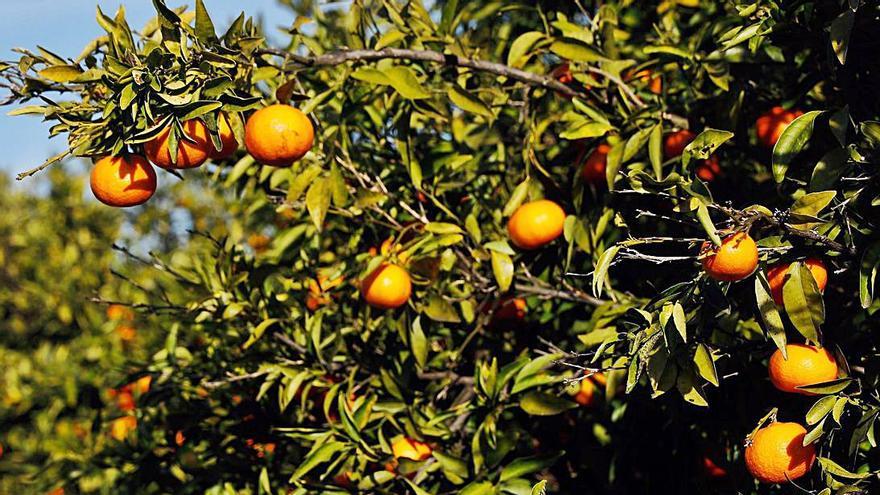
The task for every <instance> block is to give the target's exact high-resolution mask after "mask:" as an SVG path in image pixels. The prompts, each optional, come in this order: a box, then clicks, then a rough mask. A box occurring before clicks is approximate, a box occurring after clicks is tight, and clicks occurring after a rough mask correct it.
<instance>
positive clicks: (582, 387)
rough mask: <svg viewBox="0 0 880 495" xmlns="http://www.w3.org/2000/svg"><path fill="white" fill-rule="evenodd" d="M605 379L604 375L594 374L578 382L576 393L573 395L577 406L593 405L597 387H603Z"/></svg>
mask: <svg viewBox="0 0 880 495" xmlns="http://www.w3.org/2000/svg"><path fill="white" fill-rule="evenodd" d="M605 383H606V378H605V374H604V373H595V374H593V375H590V376H588V377H586V378H583V379H581V381H579V382H578V384H577V385H578V389H577V393H575V395H574V401H575V402H577V403H578V404H580V405H582V406H584V407H589V406H591V405H593V403H594V401H595V398H596V390H597V388H598V387H600V386H601V387H604V386H605Z"/></svg>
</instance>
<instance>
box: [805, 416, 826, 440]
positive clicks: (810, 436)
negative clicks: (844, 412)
mask: <svg viewBox="0 0 880 495" xmlns="http://www.w3.org/2000/svg"><path fill="white" fill-rule="evenodd" d="M827 419H828V417H827V416H826V417H824V418H822V420H821V421H819V424H817V425H816V426H814V427H813V429H812V430H810V431H808V432H807V434H806V435H804V439H803V441H802V442H801V444H802V445H803V446H804V447H806V446H807V445H810V444H811V443H814V442H815V441H817V440H819V438H821V437H822V433H823V432H824V430H825V421H826V420H827Z"/></svg>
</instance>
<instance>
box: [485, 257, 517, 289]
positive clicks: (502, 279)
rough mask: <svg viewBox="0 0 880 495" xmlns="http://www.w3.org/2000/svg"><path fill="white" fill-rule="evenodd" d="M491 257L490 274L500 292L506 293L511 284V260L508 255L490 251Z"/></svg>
mask: <svg viewBox="0 0 880 495" xmlns="http://www.w3.org/2000/svg"><path fill="white" fill-rule="evenodd" d="M490 254H491V256H492V273H493V274H494V275H495V281H496V282H498V288H499V289H500V290H501V292H507V290H508V289H509V288H510V284H511V283H513V258H511V257H510V255H508V254H504V253H499V252H498V251H490Z"/></svg>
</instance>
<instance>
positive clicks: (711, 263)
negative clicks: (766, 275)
mask: <svg viewBox="0 0 880 495" xmlns="http://www.w3.org/2000/svg"><path fill="white" fill-rule="evenodd" d="M701 253H702V256H703V258H702V263H703V270H704V271H705V272H706V274H707V275H709V276H710V277H712V278H714V279H715V280H721V281H724V282H735V281H737V280H742V279H744V278H746V277H748V276H749V275H751V274H752V272H754V271H755V268H757V267H758V246H757V244H755V241H754V240H753V239H752V238H751V237H749V235H748V234H746V233H745V232H739V233H736V234H734V235H731V236H728V237H726V238H725V239H724V240H722V241H721V246H720V247H719V246H715V245H713V244H712V243H711V242H705V243H703V248H702V250H701Z"/></svg>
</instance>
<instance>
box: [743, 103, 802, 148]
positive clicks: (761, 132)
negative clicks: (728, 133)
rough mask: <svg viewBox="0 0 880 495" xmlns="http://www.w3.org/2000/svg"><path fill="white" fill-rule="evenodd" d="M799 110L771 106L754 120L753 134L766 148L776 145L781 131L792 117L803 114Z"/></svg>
mask: <svg viewBox="0 0 880 495" xmlns="http://www.w3.org/2000/svg"><path fill="white" fill-rule="evenodd" d="M803 114H804V112H802V111H800V110H786V109H784V108H782V107H773V108H771V109H770V111H768V112H767V113H765V114H763V115H761V116H760V117H758V120H756V121H755V134H756V135H757V136H758V142H759V143H761V144H762V145H763V146H765V147H767V148H772V147H774V146H776V142H777V141H779V137H780V136H782V132H783V131H784V130H785V128H786V127H788V124H791V123H792V121H794V119H796V118H798V117H800V116H801V115H803Z"/></svg>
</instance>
